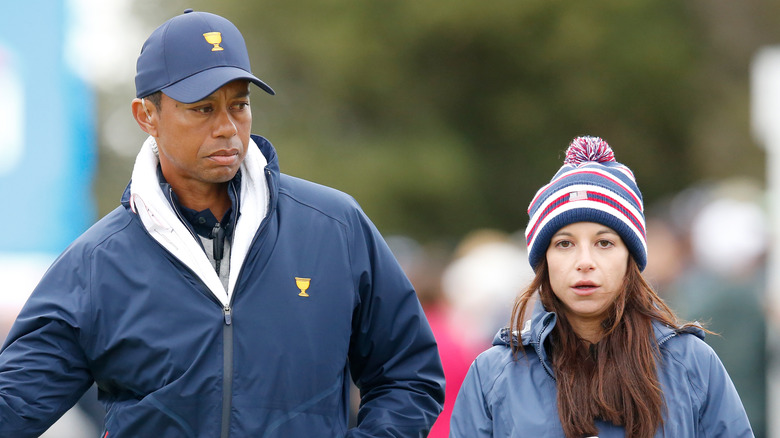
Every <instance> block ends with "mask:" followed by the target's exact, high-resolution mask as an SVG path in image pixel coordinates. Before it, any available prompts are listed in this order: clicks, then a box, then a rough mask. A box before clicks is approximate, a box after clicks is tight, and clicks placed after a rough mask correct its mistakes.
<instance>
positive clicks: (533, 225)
mask: <svg viewBox="0 0 780 438" xmlns="http://www.w3.org/2000/svg"><path fill="white" fill-rule="evenodd" d="M643 210H644V207H643V205H642V193H640V192H639V188H638V187H637V185H636V181H635V179H634V174H633V173H632V172H631V169H629V168H628V167H626V166H624V165H622V164H620V163H618V162H617V161H615V154H614V153H613V152H612V148H610V147H609V145H608V144H607V142H605V141H604V140H602V139H601V138H598V137H590V136H584V137H577V138H575V139H574V140H572V142H571V144H569V148H568V149H567V150H566V158H565V160H564V162H563V167H561V168H560V170H558V173H556V174H555V176H554V177H553V179H552V180H551V181H550V183H549V184H547V185H545V186H544V187H542V188H541V189H539V191H538V192H536V196H534V199H533V200H532V201H531V204H530V205H529V206H528V216H529V217H530V220H529V222H528V226H527V227H526V229H525V239H526V243H527V245H528V261H529V263H530V264H531V267H532V268H534V269H536V268H537V267H538V266H539V264H540V263H541V261H542V260H543V259H544V257H545V254H546V253H547V247H548V246H549V245H550V239H551V238H552V236H553V235H554V234H555V233H556V232H557V231H558V230H560V229H561V228H563V227H565V226H567V225H569V224H573V223H575V222H595V223H599V224H602V225H605V226H607V227H609V228H611V229H613V230H614V231H615V232H617V233H618V235H620V237H621V239H623V242H624V243H625V244H626V246H627V247H628V250H629V252H630V253H631V255H632V256H633V257H634V260H635V261H636V263H637V265H639V269H640V270H644V269H645V266H646V265H647V236H646V233H645V216H644V213H643Z"/></svg>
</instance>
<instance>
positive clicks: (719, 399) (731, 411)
mask: <svg viewBox="0 0 780 438" xmlns="http://www.w3.org/2000/svg"><path fill="white" fill-rule="evenodd" d="M699 344H700V345H701V346H703V347H704V350H706V351H703V352H701V353H700V354H699V357H700V359H701V362H700V363H699V366H700V373H699V376H700V379H697V380H698V382H697V385H698V386H699V387H700V388H706V389H705V391H706V392H704V395H703V400H702V405H701V409H700V415H699V427H700V428H701V436H706V437H722V438H727V437H728V438H743V437H753V436H754V435H753V431H752V430H751V428H750V422H749V421H748V417H747V414H746V413H745V408H744V407H743V406H742V401H741V400H740V398H739V394H737V390H736V388H735V387H734V384H733V383H732V382H731V378H730V377H729V375H728V373H727V372H726V368H725V367H724V366H723V363H722V362H721V361H720V358H718V356H717V354H715V352H714V351H713V350H712V348H710V347H709V346H708V345H706V344H704V342H699Z"/></svg>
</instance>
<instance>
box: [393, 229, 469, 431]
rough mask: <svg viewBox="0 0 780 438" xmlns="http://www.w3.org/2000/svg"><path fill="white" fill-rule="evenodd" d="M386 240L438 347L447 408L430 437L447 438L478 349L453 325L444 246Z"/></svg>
mask: <svg viewBox="0 0 780 438" xmlns="http://www.w3.org/2000/svg"><path fill="white" fill-rule="evenodd" d="M386 240H387V243H388V245H390V248H391V249H392V251H393V254H394V255H395V257H396V259H398V262H399V263H400V264H401V266H402V267H403V268H404V272H406V275H407V276H408V277H409V280H410V281H411V282H412V284H413V285H414V289H415V291H417V295H418V296H419V299H420V304H422V306H423V310H425V316H426V317H427V318H428V323H429V324H430V325H431V329H432V330H433V335H434V337H436V343H437V344H438V346H439V355H440V356H441V362H442V366H443V368H444V378H445V379H446V381H447V385H446V387H445V393H444V408H443V410H442V412H441V414H440V415H439V418H438V419H437V420H436V423H435V424H434V425H433V428H432V429H431V432H430V433H429V434H428V437H429V438H447V437H448V436H449V434H450V416H451V414H452V407H453V405H454V404H455V398H456V397H457V395H458V390H459V389H460V385H461V383H463V379H464V378H465V377H466V373H467V372H468V370H469V366H470V365H471V362H472V361H473V360H474V358H475V357H476V355H477V352H475V351H471V350H469V349H467V348H466V345H465V343H464V341H463V338H462V337H461V336H460V334H459V333H458V332H456V331H455V330H454V329H453V328H454V327H453V325H451V324H450V321H451V319H450V312H451V306H450V303H449V302H448V300H447V299H446V297H445V296H444V294H443V293H442V290H441V273H442V269H443V266H444V264H445V262H446V259H447V257H448V254H447V251H446V250H444V249H443V248H437V247H435V246H428V247H423V246H421V245H420V244H419V243H418V242H416V241H415V240H413V239H410V238H408V237H403V236H391V237H389V238H387V239H386Z"/></svg>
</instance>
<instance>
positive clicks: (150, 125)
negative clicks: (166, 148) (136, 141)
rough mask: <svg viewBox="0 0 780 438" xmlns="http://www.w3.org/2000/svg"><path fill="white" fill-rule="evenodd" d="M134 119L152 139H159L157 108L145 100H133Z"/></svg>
mask: <svg viewBox="0 0 780 438" xmlns="http://www.w3.org/2000/svg"><path fill="white" fill-rule="evenodd" d="M130 109H131V111H132V112H133V118H135V121H136V123H138V126H140V127H141V129H142V130H143V131H144V132H146V133H147V134H149V135H151V136H152V137H157V117H158V114H157V113H158V110H157V107H156V106H155V105H154V104H153V103H151V102H147V101H146V100H145V99H138V98H136V99H133V102H132V103H131V104H130Z"/></svg>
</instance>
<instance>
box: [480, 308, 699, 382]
mask: <svg viewBox="0 0 780 438" xmlns="http://www.w3.org/2000/svg"><path fill="white" fill-rule="evenodd" d="M536 298H537V301H536V303H535V304H534V308H533V312H532V314H531V319H530V320H528V321H526V323H525V326H523V330H522V331H521V332H520V333H517V332H514V333H510V329H509V328H503V329H501V330H500V331H499V332H498V333H497V334H496V336H495V338H493V345H504V346H512V345H517V343H518V340H519V342H520V343H521V344H522V345H523V346H524V347H526V348H533V350H534V351H535V352H536V354H537V355H538V356H539V359H540V360H541V362H542V364H544V366H545V367H546V368H547V370H548V371H549V372H550V373H551V375H553V374H552V369H551V368H550V360H549V356H548V352H547V349H546V348H545V347H544V346H545V341H546V340H547V338H548V336H550V334H551V333H552V331H553V328H554V327H555V324H556V322H557V321H558V317H557V315H556V314H555V313H554V312H548V311H547V309H545V307H544V305H542V303H541V302H540V301H538V296H537V297H536ZM652 324H653V332H654V333H655V340H656V342H657V343H658V345H662V344H663V343H664V342H666V341H668V340H669V339H671V338H673V337H675V336H677V335H679V334H682V333H690V334H693V335H695V336H698V337H699V338H701V339H704V334H705V333H704V331H703V330H702V329H701V327H700V326H698V324H697V325H696V326H691V327H684V328H674V327H669V326H667V325H665V324H663V323H661V322H660V321H657V320H653V322H652ZM518 338H519V339H518Z"/></svg>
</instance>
